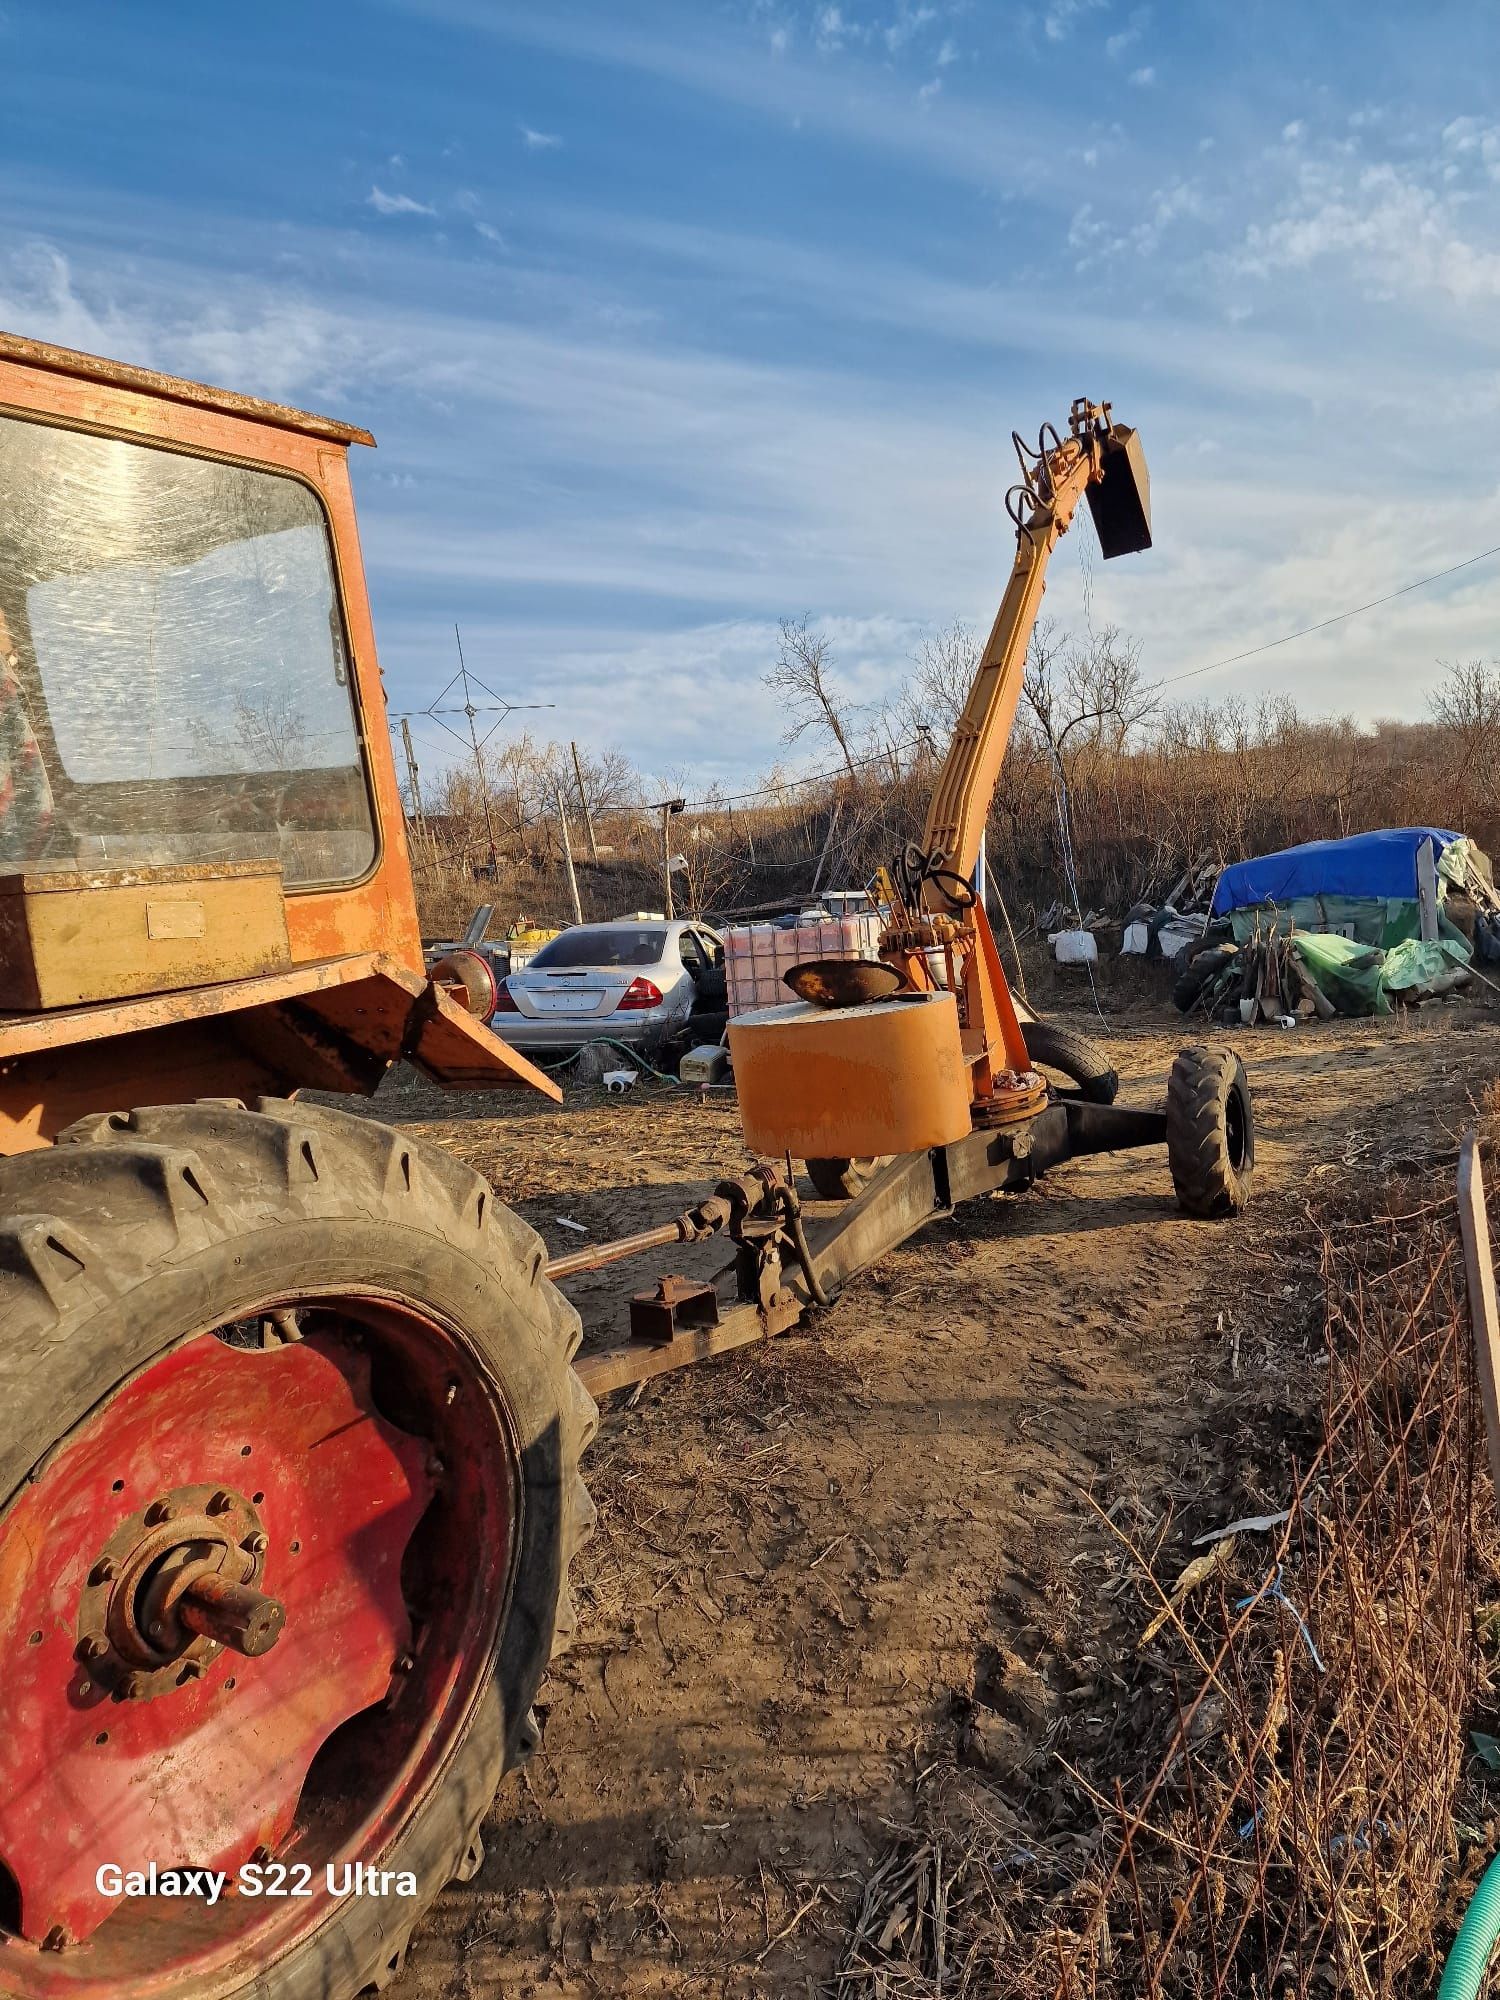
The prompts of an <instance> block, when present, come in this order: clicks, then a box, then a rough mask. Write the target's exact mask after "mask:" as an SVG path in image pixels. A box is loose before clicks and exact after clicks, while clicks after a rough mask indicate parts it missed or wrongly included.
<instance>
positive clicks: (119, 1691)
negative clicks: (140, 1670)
mask: <svg viewBox="0 0 1500 2000" xmlns="http://www.w3.org/2000/svg"><path fill="white" fill-rule="evenodd" d="M140 1692H141V1677H140V1675H139V1674H125V1675H123V1676H122V1677H121V1679H120V1680H119V1681H118V1682H117V1683H116V1685H115V1700H116V1701H134V1700H135V1698H136V1696H137V1695H138V1694H139V1693H140Z"/></svg>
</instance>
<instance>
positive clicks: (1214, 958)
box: [1172, 943, 1239, 1014]
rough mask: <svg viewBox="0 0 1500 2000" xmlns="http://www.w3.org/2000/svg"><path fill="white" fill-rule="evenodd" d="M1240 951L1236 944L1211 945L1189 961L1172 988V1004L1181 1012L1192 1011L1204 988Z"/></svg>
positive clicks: (1188, 1012)
mask: <svg viewBox="0 0 1500 2000" xmlns="http://www.w3.org/2000/svg"><path fill="white" fill-rule="evenodd" d="M1238 952H1239V946H1238V945H1236V944H1232V943H1231V944H1218V945H1210V946H1209V947H1208V948H1207V949H1206V950H1203V951H1199V952H1197V953H1196V954H1195V955H1194V956H1193V957H1192V958H1190V959H1189V960H1188V961H1187V963H1186V964H1185V965H1184V967H1183V969H1182V971H1181V972H1180V973H1179V974H1178V976H1177V980H1176V983H1175V984H1174V986H1173V988H1172V1005H1173V1006H1174V1007H1175V1008H1176V1009H1177V1011H1178V1013H1179V1014H1190V1013H1191V1012H1192V1010H1193V1009H1194V1007H1196V1006H1197V1004H1198V1001H1199V999H1200V997H1201V996H1202V994H1203V992H1204V989H1205V988H1206V987H1208V986H1209V985H1211V984H1212V982H1213V981H1214V980H1215V979H1216V978H1217V977H1218V975H1219V974H1220V973H1221V972H1222V971H1223V970H1224V967H1225V966H1226V965H1228V964H1229V962H1230V960H1231V959H1233V958H1235V957H1236V956H1237V955H1238Z"/></svg>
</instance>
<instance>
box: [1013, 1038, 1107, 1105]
mask: <svg viewBox="0 0 1500 2000" xmlns="http://www.w3.org/2000/svg"><path fill="white" fill-rule="evenodd" d="M1021 1033H1022V1034H1023V1035H1024V1036H1025V1038H1026V1053H1027V1054H1028V1055H1029V1056H1030V1057H1031V1060H1032V1062H1033V1063H1035V1065H1036V1067H1037V1068H1038V1069H1055V1070H1056V1071H1057V1072H1058V1073H1059V1075H1061V1076H1065V1077H1066V1078H1067V1079H1068V1081H1069V1082H1070V1083H1073V1084H1076V1085H1077V1089H1076V1090H1071V1091H1064V1092H1063V1093H1061V1094H1062V1095H1063V1096H1066V1097H1081V1098H1083V1099H1084V1100H1085V1101H1086V1102H1087V1103H1089V1104H1113V1103H1114V1101H1115V1098H1116V1096H1117V1095H1118V1093H1119V1089H1120V1078H1119V1073H1118V1072H1117V1070H1116V1069H1115V1066H1114V1064H1113V1063H1112V1062H1111V1061H1110V1059H1109V1057H1108V1056H1107V1055H1106V1054H1105V1053H1104V1051H1103V1049H1101V1048H1100V1046H1099V1044H1098V1043H1097V1042H1095V1041H1091V1040H1090V1038H1089V1037H1088V1036H1087V1035H1080V1034H1079V1033H1078V1032H1077V1031H1076V1030H1075V1029H1073V1028H1060V1027H1058V1026H1057V1024H1056V1023H1055V1022H1053V1021H1027V1022H1026V1023H1025V1024H1024V1025H1023V1027H1022V1029H1021Z"/></svg>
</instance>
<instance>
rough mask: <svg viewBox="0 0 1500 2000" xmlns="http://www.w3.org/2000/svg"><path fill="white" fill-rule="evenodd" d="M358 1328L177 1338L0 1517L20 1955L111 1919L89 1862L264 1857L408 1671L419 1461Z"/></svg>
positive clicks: (0, 1774) (10, 1822)
mask: <svg viewBox="0 0 1500 2000" xmlns="http://www.w3.org/2000/svg"><path fill="white" fill-rule="evenodd" d="M357 1339H358V1337H357V1336H355V1337H354V1338H351V1339H345V1338H341V1337H339V1335H337V1334H335V1333H328V1334H321V1333H320V1334H318V1335H316V1336H315V1337H312V1338H308V1339H305V1340H299V1341H296V1342H293V1343H289V1344H287V1345H284V1346H280V1347H277V1348H274V1349H271V1350H255V1351H251V1350H247V1349H245V1348H242V1347H236V1346H232V1345H229V1344H227V1343H226V1342H224V1341H221V1340H218V1339H216V1338H214V1337H213V1335H211V1334H206V1335H202V1336H200V1337H199V1338H197V1339H195V1340H192V1341H190V1342H188V1343H187V1344H186V1345H185V1346H183V1347H180V1348H178V1349H177V1350H176V1351H175V1352H173V1353H172V1354H169V1355H168V1356H167V1357H166V1358H165V1359H164V1360H162V1361H159V1362H157V1363H156V1364H155V1365H154V1366H152V1367H151V1368H149V1369H147V1370H146V1371H145V1373H144V1374H142V1375H139V1376H137V1377H136V1378H135V1379H134V1380H132V1381H131V1382H128V1383H127V1384H126V1385H125V1386H124V1387H123V1388H121V1389H119V1390H117V1391H116V1392H115V1394H114V1395H113V1396H111V1397H109V1398H108V1399H107V1400H106V1401H105V1402H104V1403H103V1404H101V1405H100V1406H99V1408H98V1409H97V1410H96V1412H95V1414H94V1415H93V1417H91V1418H90V1419H88V1420H87V1421H86V1422H85V1423H84V1424H83V1425H81V1426H80V1427H79V1429H78V1430H77V1431H75V1432H74V1433H73V1435H72V1436H71V1437H70V1439H69V1440H68V1441H67V1443H66V1444H65V1445H64V1446H63V1447H62V1449H61V1450H60V1451H59V1452H58V1453H57V1454H56V1455H55V1456H54V1457H53V1458H52V1459H51V1460H50V1461H49V1462H48V1463H47V1464H46V1466H45V1468H44V1469H43V1471H42V1472H41V1474H40V1475H39V1476H38V1477H37V1478H36V1479H35V1480H34V1481H33V1483H32V1484H31V1485H30V1486H29V1487H28V1488H27V1489H25V1490H23V1492H22V1494H21V1495H20V1497H19V1498H18V1499H17V1500H16V1501H15V1502H14V1504H13V1505H12V1506H11V1508H10V1510H9V1511H8V1513H7V1514H6V1516H5V1517H4V1520H3V1522H0V1660H3V1661H4V1663H5V1671H4V1677H3V1679H4V1687H3V1697H4V1701H3V1707H4V1727H3V1729H0V1859H3V1861H4V1863H5V1865H6V1867H7V1868H8V1869H9V1871H10V1873H11V1875H12V1876H13V1877H14V1879H15V1882H16V1885H17V1888H18V1890H19V1893H20V1905H21V1908H20V1931H21V1935H22V1936H23V1937H25V1938H27V1939H30V1940H31V1941H32V1942H33V1943H43V1942H47V1943H49V1944H51V1945H53V1946H55V1947H57V1948H59V1949H63V1950H66V1948H67V1947H68V1946H70V1945H72V1944H74V1943H76V1942H78V1941H80V1940H82V1939H85V1938H88V1937H90V1936H91V1935H92V1933H93V1932H94V1931H96V1930H97V1929H98V1927H99V1926H100V1925H101V1924H102V1923H103V1922H104V1920H105V1918H106V1917H108V1916H110V1915H111V1914H112V1912H113V1910H114V1908H115V1906H114V1905H113V1904H112V1903H110V1902H109V1901H108V1900H107V1899H106V1898H105V1897H104V1896H103V1895H102V1894H101V1893H100V1891H99V1889H98V1887H97V1884H96V1880H95V1871H96V1870H97V1868H98V1865H99V1862H100V1860H101V1859H108V1860H114V1859H118V1860H119V1861H121V1862H122V1863H124V1864H127V1865H135V1864H139V1865H141V1866H144V1865H145V1864H146V1863H147V1862H148V1861H153V1860H154V1861H156V1862H157V1863H158V1864H159V1865H160V1866H162V1867H172V1866H176V1865H182V1864H190V1865H194V1866H200V1867H213V1868H222V1869H226V1870H228V1871H230V1872H231V1873H232V1872H233V1871H234V1870H236V1869H237V1868H238V1867H240V1866H241V1865H242V1864H243V1863H244V1862H245V1861H246V1860H248V1859H249V1858H250V1856H251V1855H252V1854H253V1853H254V1852H255V1850H256V1849H257V1848H259V1847H266V1848H268V1849H271V1850H273V1851H274V1849H275V1848H276V1847H277V1845H278V1844H279V1843H280V1842H281V1841H282V1840H283V1839H284V1838H285V1836H286V1834H287V1832H288V1830H289V1829H290V1827H291V1826H292V1823H293V1821H294V1819H295V1817H296V1813H297V1806H298V1799H299V1795H300V1793H301V1791H302V1787H303V1783H304V1780H305V1779H306V1777H307V1774H308V1771H309V1768H310V1767H311V1765H312V1762H313V1760H314V1758H315V1757H316V1756H317V1754H318V1752H319V1750H320V1748H321V1747H322V1746H323V1745H324V1744H325V1743H326V1742H327V1741H328V1740H329V1738H330V1737H332V1736H333V1735H334V1733H335V1732H336V1731H338V1730H339V1728H340V1727H341V1726H342V1725H343V1724H345V1723H347V1722H349V1721H350V1720H351V1719H352V1718H353V1717H355V1716H356V1715H358V1714H360V1713H361V1712H363V1711H365V1710H369V1709H373V1708H375V1707H376V1706H377V1705H378V1704H380V1703H381V1702H382V1701H384V1700H385V1699H386V1698H387V1697H388V1696H389V1695H390V1694H391V1691H392V1689H393V1688H397V1687H400V1686H401V1685H402V1683H403V1679H404V1677H405V1675H406V1674H408V1673H409V1672H410V1670H411V1666H412V1661H413V1656H414V1654H415V1653H417V1652H419V1651H420V1645H421V1642H420V1639H419V1638H418V1639H414V1636H413V1632H412V1625H411V1619H410V1615H409V1613H408V1610H407V1607H406V1603H405V1599H404V1597H403V1593H402V1587H401V1570H402V1560H403V1556H404V1554H405V1551H406V1549H407V1545H408V1543H409V1542H410V1540H411V1537H412V1534H413V1531H414V1530H415V1528H416V1526H417V1523H418V1521H419V1520H420V1519H421V1517H422V1515H423V1513H424V1512H425V1510H426V1508H427V1506H428V1503H429V1501H430V1500H431V1498H432V1495H433V1492H434V1475H433V1472H432V1470H430V1467H431V1464H432V1461H431V1455H430V1449H429V1447H428V1446H427V1444H426V1443H425V1442H424V1441H423V1440H422V1439H421V1438H418V1437H414V1436H411V1435H409V1434H408V1433H406V1432H405V1431H402V1430H399V1429H398V1428H396V1426H394V1425H393V1424H391V1423H389V1422H387V1421H386V1420H385V1419H384V1418H383V1417H381V1416H380V1415H379V1414H378V1413H377V1412H376V1410H375V1407H374V1404H373V1401H372V1398H371V1392H370V1363H369V1359H368V1357H367V1354H366V1353H365V1351H364V1350H363V1348H362V1347H360V1346H359V1345H358V1344H357ZM246 1487H248V1488H249V1489H250V1490H249V1491H248V1492H247V1491H245V1490H244V1489H245V1488H246ZM110 1522H113V1523H114V1524H115V1525H114V1526H113V1528H111V1529H110V1531H109V1533H108V1534H107V1536H106V1538H105V1539H104V1541H103V1542H102V1543H101V1542H100V1541H99V1540H98V1539H97V1538H98V1535H99V1524H100V1523H105V1524H108V1523H110ZM283 1624H284V1626H285V1633H284V1635H283V1630H282V1628H283ZM101 1828H108V1830H109V1839H108V1846H109V1849H110V1851H109V1853H108V1854H105V1853H104V1852H103V1850H102V1849H101V1848H100V1845H99V1838H100V1836H99V1829H101Z"/></svg>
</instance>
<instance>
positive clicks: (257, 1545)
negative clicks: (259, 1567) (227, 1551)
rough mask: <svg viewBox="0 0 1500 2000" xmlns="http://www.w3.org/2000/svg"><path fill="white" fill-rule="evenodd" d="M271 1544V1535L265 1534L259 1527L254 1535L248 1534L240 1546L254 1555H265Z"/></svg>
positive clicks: (248, 1553)
mask: <svg viewBox="0 0 1500 2000" xmlns="http://www.w3.org/2000/svg"><path fill="white" fill-rule="evenodd" d="M270 1546H271V1540H270V1537H269V1536H268V1535H263V1534H262V1533H261V1532H260V1530H259V1529H257V1530H256V1532H255V1533H254V1534H253V1535H246V1537H245V1539H244V1540H243V1541H242V1542H241V1543H240V1547H241V1548H242V1549H243V1550H244V1551H245V1553H246V1554H247V1555H252V1556H263V1555H264V1554H265V1552H266V1550H267V1549H268V1548H269V1547H270Z"/></svg>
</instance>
